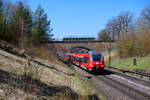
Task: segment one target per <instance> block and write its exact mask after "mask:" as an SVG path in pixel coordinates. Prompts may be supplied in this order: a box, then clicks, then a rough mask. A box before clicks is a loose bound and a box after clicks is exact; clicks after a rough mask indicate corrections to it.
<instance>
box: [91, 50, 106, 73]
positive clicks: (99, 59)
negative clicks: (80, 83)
mask: <svg viewBox="0 0 150 100" xmlns="http://www.w3.org/2000/svg"><path fill="white" fill-rule="evenodd" d="M91 58H92V59H91V60H92V70H93V71H103V70H104V57H103V55H102V54H101V53H94V52H92V53H91Z"/></svg>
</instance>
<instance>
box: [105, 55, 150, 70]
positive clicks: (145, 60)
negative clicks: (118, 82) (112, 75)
mask: <svg viewBox="0 0 150 100" xmlns="http://www.w3.org/2000/svg"><path fill="white" fill-rule="evenodd" d="M133 59H134V58H119V57H118V58H117V54H116V55H113V56H112V61H111V66H112V67H116V68H120V69H123V68H127V69H131V70H133V69H146V70H150V56H146V57H136V59H137V66H134V65H133ZM105 64H106V65H107V64H108V58H107V59H105Z"/></svg>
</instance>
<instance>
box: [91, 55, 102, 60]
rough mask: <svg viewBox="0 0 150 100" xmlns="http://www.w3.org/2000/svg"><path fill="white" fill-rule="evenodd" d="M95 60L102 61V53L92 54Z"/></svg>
mask: <svg viewBox="0 0 150 100" xmlns="http://www.w3.org/2000/svg"><path fill="white" fill-rule="evenodd" d="M92 57H93V61H101V54H92Z"/></svg>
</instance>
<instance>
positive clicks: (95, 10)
mask: <svg viewBox="0 0 150 100" xmlns="http://www.w3.org/2000/svg"><path fill="white" fill-rule="evenodd" d="M11 1H12V2H16V1H20V0H11ZM21 1H24V2H25V3H26V4H28V5H29V6H30V7H31V9H32V10H33V11H35V10H36V8H37V6H38V4H40V5H41V6H42V7H43V8H44V9H45V12H46V13H47V14H48V19H50V20H51V22H52V27H53V31H52V33H53V34H54V37H55V38H57V39H62V38H63V37H97V33H98V32H99V31H100V30H101V29H103V28H104V27H105V25H106V23H107V21H108V20H110V19H111V18H112V17H115V16H117V15H118V14H119V13H120V12H121V11H129V12H131V13H132V14H133V15H134V17H135V18H137V17H138V16H139V15H140V12H141V10H142V9H143V8H144V7H145V6H146V5H148V4H150V0H21Z"/></svg>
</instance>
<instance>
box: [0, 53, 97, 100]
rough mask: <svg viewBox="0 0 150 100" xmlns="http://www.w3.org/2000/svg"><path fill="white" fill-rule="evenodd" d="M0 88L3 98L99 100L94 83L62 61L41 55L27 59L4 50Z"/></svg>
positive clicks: (0, 72)
mask: <svg viewBox="0 0 150 100" xmlns="http://www.w3.org/2000/svg"><path fill="white" fill-rule="evenodd" d="M0 90H2V91H3V93H4V95H3V97H2V98H3V99H4V100H97V97H98V96H97V95H95V94H98V92H97V91H96V90H95V89H94V88H93V87H92V86H90V85H89V84H88V83H87V82H85V81H84V80H81V79H80V78H79V76H78V75H77V74H75V72H73V71H72V69H70V68H68V67H67V66H66V65H64V64H62V63H59V62H57V63H54V62H51V61H49V60H45V59H39V58H34V60H32V59H28V60H27V59H24V58H20V57H17V56H14V55H12V54H9V53H7V52H5V51H2V50H0ZM79 94H80V95H79ZM91 98H95V99H91Z"/></svg>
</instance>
